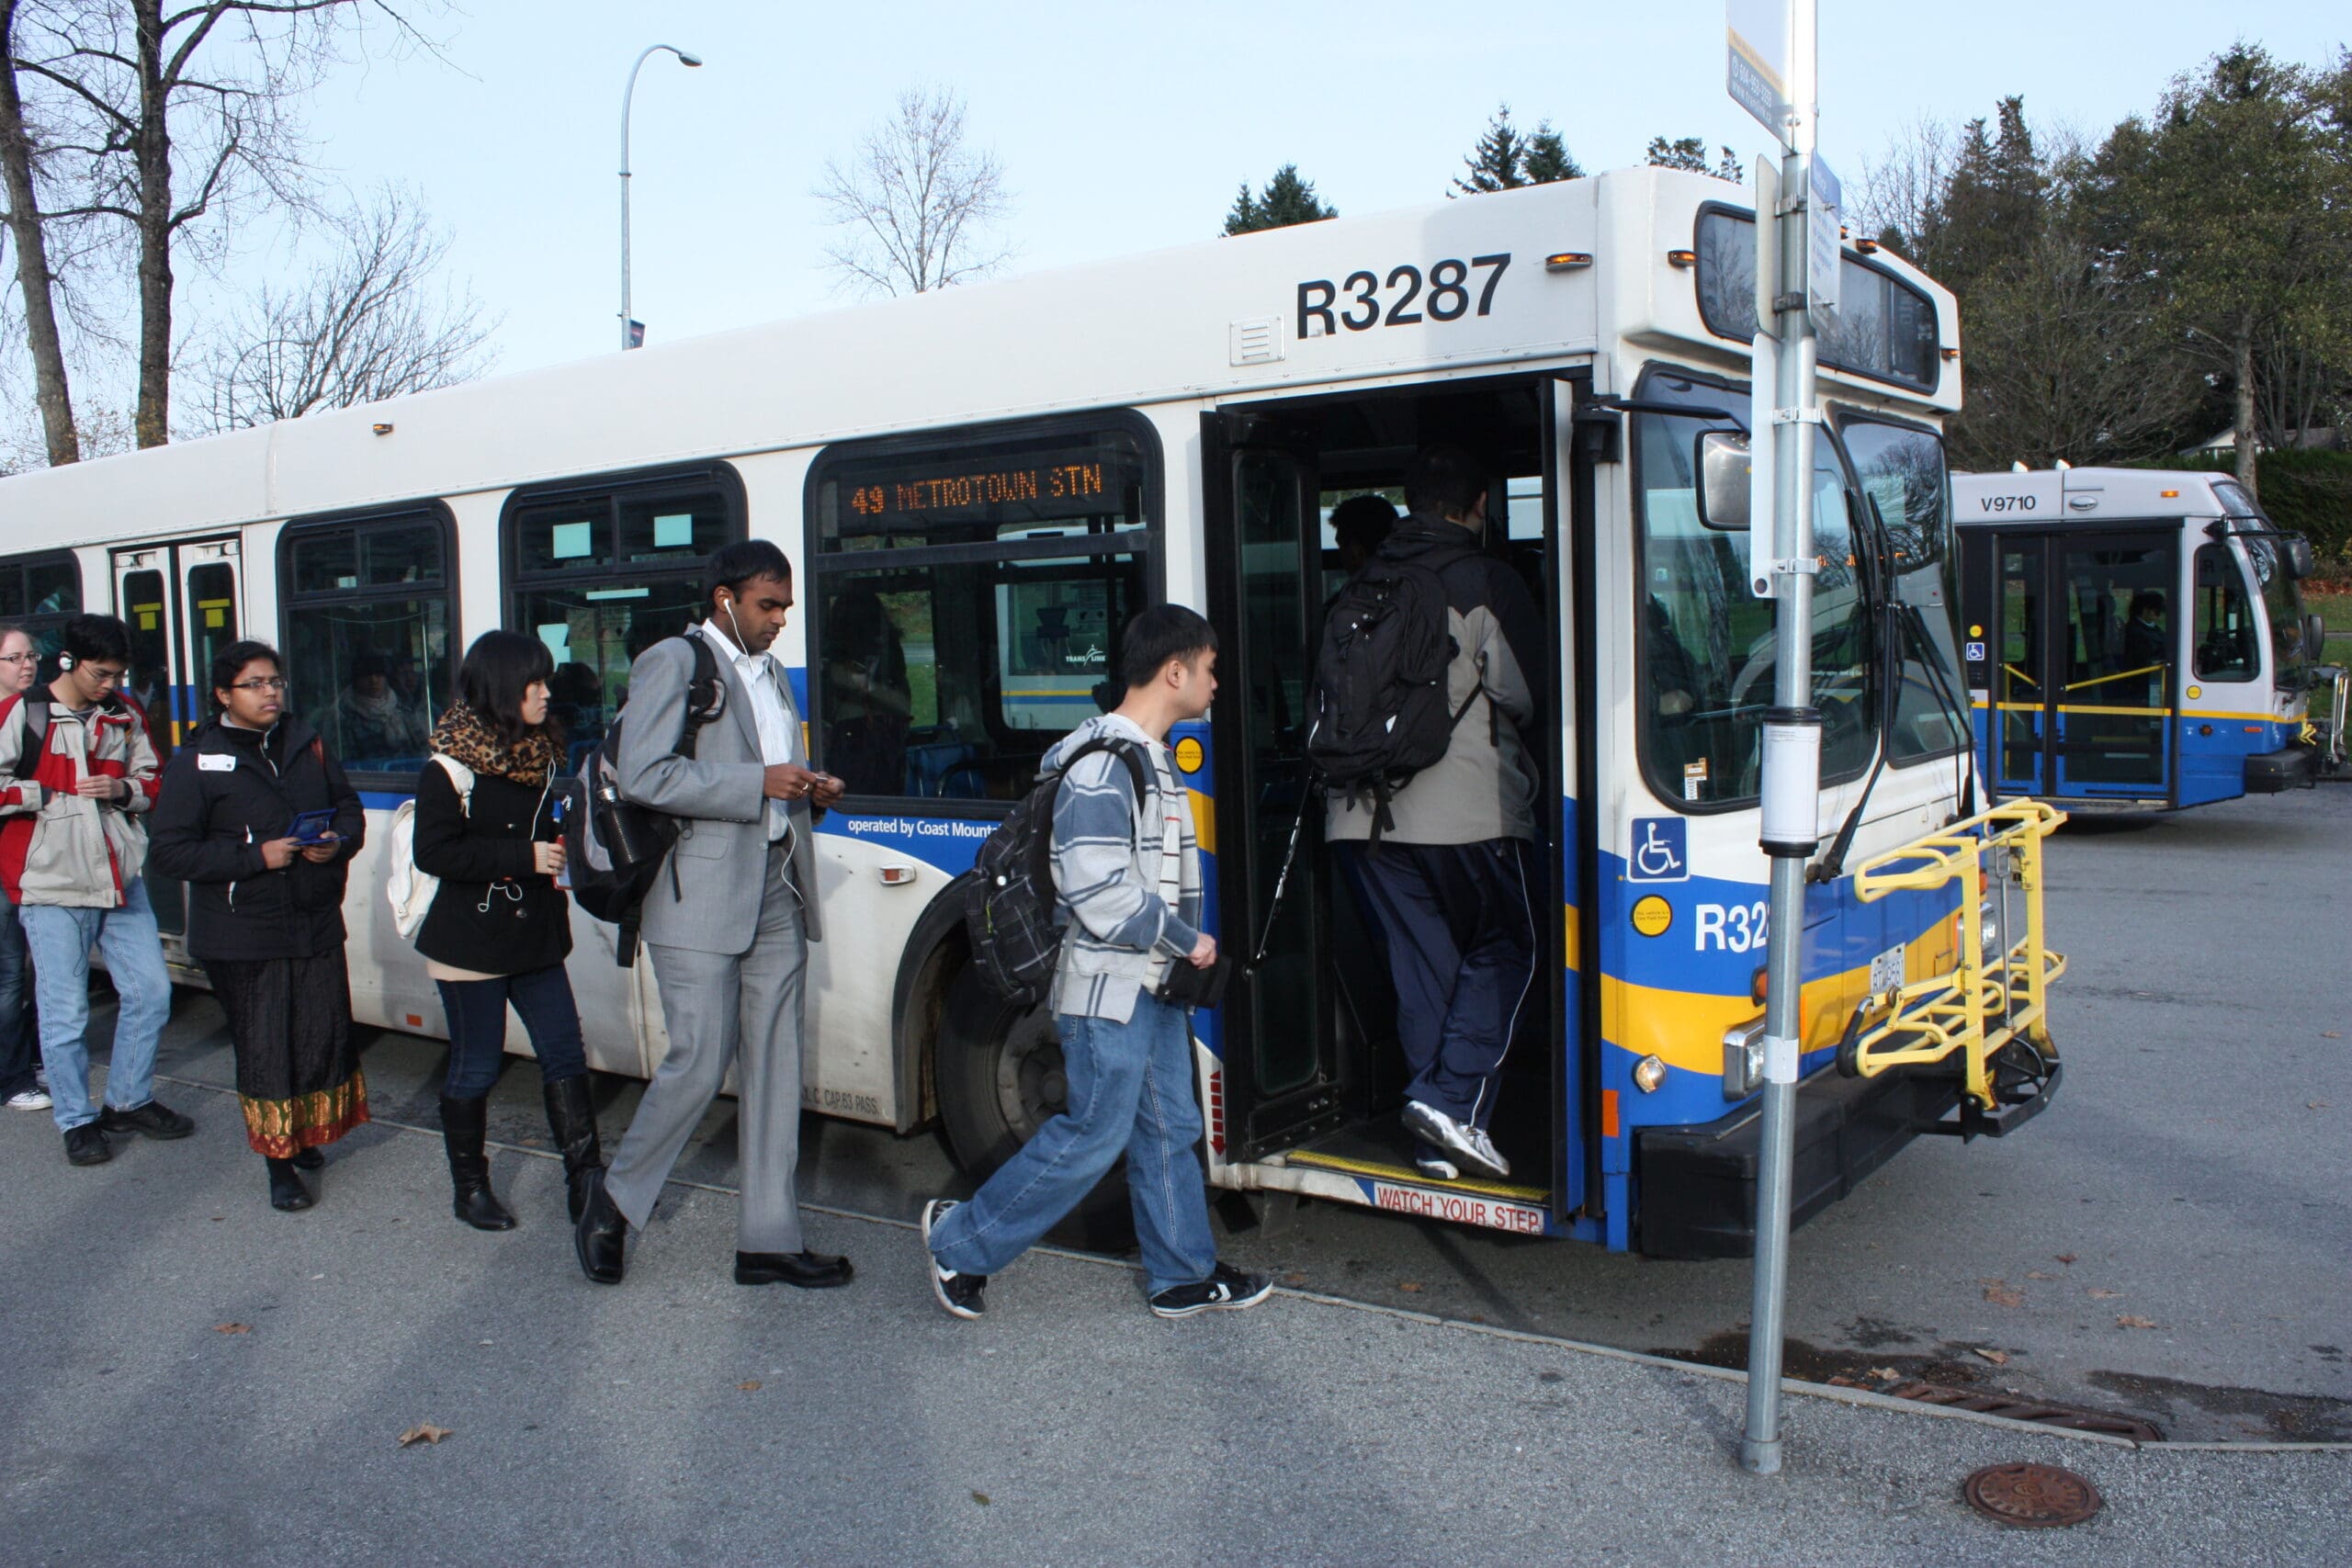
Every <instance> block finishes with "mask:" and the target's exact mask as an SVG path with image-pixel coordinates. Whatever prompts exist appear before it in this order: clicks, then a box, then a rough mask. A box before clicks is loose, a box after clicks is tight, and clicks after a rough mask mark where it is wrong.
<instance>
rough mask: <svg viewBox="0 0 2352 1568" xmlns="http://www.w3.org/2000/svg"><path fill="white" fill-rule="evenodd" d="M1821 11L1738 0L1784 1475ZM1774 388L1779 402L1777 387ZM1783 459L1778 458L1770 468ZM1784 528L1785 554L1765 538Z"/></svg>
mask: <svg viewBox="0 0 2352 1568" xmlns="http://www.w3.org/2000/svg"><path fill="white" fill-rule="evenodd" d="M1815 3H1816V0H1728V3H1727V6H1726V17H1725V19H1726V22H1727V24H1728V25H1727V32H1728V35H1729V42H1730V48H1729V63H1728V67H1727V73H1726V77H1725V80H1726V84H1727V85H1728V86H1729V89H1730V92H1731V96H1732V98H1733V99H1734V101H1736V103H1738V104H1739V106H1740V107H1743V108H1745V109H1747V112H1748V113H1750V114H1752V115H1754V116H1755V117H1756V118H1758V120H1760V121H1762V122H1763V125H1764V128H1765V129H1766V130H1770V132H1771V133H1772V135H1773V136H1774V138H1775V139H1776V140H1778V141H1779V142H1780V143H1781V149H1782V152H1783V156H1782V158H1781V170H1780V175H1779V177H1778V178H1777V179H1775V178H1773V177H1772V175H1771V171H1770V166H1769V164H1758V169H1757V181H1756V184H1757V202H1756V241H1757V256H1756V260H1757V266H1756V291H1757V313H1756V359H1755V367H1754V374H1755V387H1756V394H1755V397H1756V405H1755V417H1754V419H1753V421H1752V424H1753V429H1752V432H1751V434H1750V436H1749V446H1750V448H1751V449H1752V450H1753V451H1754V452H1755V454H1756V461H1755V472H1756V474H1757V476H1758V477H1757V481H1756V482H1757V486H1758V488H1757V490H1756V491H1753V492H1751V493H1752V494H1753V495H1754V497H1755V499H1756V500H1758V501H1759V502H1761V501H1765V500H1767V499H1769V501H1770V508H1769V510H1767V509H1764V508H1760V507H1758V508H1752V509H1751V512H1750V517H1749V529H1750V535H1749V573H1748V582H1749V587H1750V589H1751V591H1753V592H1757V593H1758V594H1759V595H1767V594H1769V596H1770V598H1771V599H1772V600H1773V601H1774V614H1773V617H1772V634H1773V635H1772V642H1773V705H1772V707H1771V708H1770V710H1769V711H1768V712H1767V713H1766V714H1765V716H1764V785H1763V797H1764V798H1763V811H1762V814H1761V815H1762V817H1763V824H1764V826H1763V832H1762V834H1761V840H1762V844H1763V849H1764V852H1765V854H1766V855H1767V856H1768V857H1770V861H1771V863H1772V889H1771V921H1770V931H1771V932H1772V942H1771V944H1770V947H1769V948H1768V949H1767V950H1766V962H1765V983H1766V990H1765V998H1764V1061H1763V1068H1764V1074H1763V1077H1764V1117H1763V1147H1762V1149H1761V1151H1760V1153H1759V1157H1758V1164H1757V1171H1756V1280H1755V1294H1754V1297H1753V1300H1752V1301H1751V1303H1750V1308H1749V1313H1748V1338H1747V1428H1746V1430H1745V1431H1744V1432H1743V1433H1742V1434H1741V1437H1740V1444H1739V1462H1740V1464H1741V1466H1742V1467H1743V1468H1745V1469H1747V1470H1750V1471H1753V1472H1756V1473H1757V1474H1758V1475H1772V1474H1776V1473H1778V1472H1779V1471H1780V1468H1781V1322H1782V1308H1783V1304H1784V1303H1785V1300H1786V1297H1787V1294H1788V1278H1789V1210H1790V1190H1791V1168H1792V1165H1793V1163H1794V1157H1795V1149H1796V1088H1797V1058H1798V1055H1799V1054H1800V1052H1801V1051H1802V1049H1803V1043H1802V1039H1801V1036H1802V1034H1803V1024H1802V1014H1801V1010H1800V1008H1799V1002H1800V999H1801V998H1802V995H1803V989H1804V964H1803V962H1802V958H1803V945H1804V943H1803V938H1802V934H1801V933H1802V932H1803V931H1804V872H1805V865H1806V863H1807V862H1808V861H1810V860H1811V858H1812V856H1813V852H1814V850H1815V847H1816V846H1817V845H1818V843H1819V842H1820V831H1819V828H1818V826H1817V822H1818V818H1819V813H1820V803H1821V714H1820V712H1819V711H1818V710H1817V709H1815V707H1814V705H1813V580H1814V575H1815V572H1816V571H1817V570H1818V569H1819V562H1818V560H1817V559H1816V558H1815V544H1814V531H1813V483H1812V479H1813V458H1814V454H1813V443H1814V435H1815V431H1816V430H1817V429H1818V428H1819V426H1820V423H1821V409H1820V404H1819V401H1818V400H1817V399H1816V398H1815V389H1814V367H1815V335H1814V334H1815V329H1816V327H1817V326H1819V325H1822V324H1825V323H1827V322H1830V321H1834V320H1835V318H1836V314H1837V308H1838V265H1839V256H1838V215H1837V210H1836V209H1837V204H1838V182H1837V179H1836V176H1834V175H1831V174H1830V173H1829V171H1828V170H1827V169H1826V168H1825V167H1823V166H1822V165H1821V163H1820V160H1819V159H1818V158H1817V157H1816V156H1815V152H1814V139H1815V115H1816V112H1817V108H1816V104H1815V34H1816V30H1817V28H1816V18H1815ZM1768 385H1769V386H1770V388H1771V394H1770V399H1769V400H1768V399H1767V397H1766V395H1765V390H1764V389H1765V388H1766V387H1767V386H1768ZM1767 453H1769V454H1770V455H1769V457H1768V456H1767ZM1768 529H1769V531H1770V532H1769V537H1770V549H1769V551H1767V550H1765V549H1763V548H1762V547H1761V545H1762V541H1761V540H1759V539H1758V537H1757V535H1758V534H1759V533H1763V532H1765V531H1766V530H1768Z"/></svg>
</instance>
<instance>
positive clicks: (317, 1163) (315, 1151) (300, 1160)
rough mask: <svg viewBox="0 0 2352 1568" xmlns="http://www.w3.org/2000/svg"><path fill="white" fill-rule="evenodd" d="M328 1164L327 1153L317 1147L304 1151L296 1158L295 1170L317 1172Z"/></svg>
mask: <svg viewBox="0 0 2352 1568" xmlns="http://www.w3.org/2000/svg"><path fill="white" fill-rule="evenodd" d="M326 1163H327V1156H326V1154H325V1152H324V1151H323V1150H321V1149H319V1148H316V1147H311V1148H307V1149H304V1150H303V1151H302V1152H301V1153H300V1154H298V1155H296V1156H294V1168H295V1169H297V1170H316V1169H318V1168H320V1167H321V1166H322V1165H324V1164H326Z"/></svg>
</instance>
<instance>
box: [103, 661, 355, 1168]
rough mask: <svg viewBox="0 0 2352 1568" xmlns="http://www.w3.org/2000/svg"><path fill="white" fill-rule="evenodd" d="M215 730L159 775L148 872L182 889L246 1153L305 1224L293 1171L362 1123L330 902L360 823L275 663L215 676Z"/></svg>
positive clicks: (316, 1162) (339, 916)
mask: <svg viewBox="0 0 2352 1568" xmlns="http://www.w3.org/2000/svg"><path fill="white" fill-rule="evenodd" d="M211 677H212V679H211V687H212V703H213V710H214V712H213V717H212V720H211V722H209V724H207V725H206V726H205V727H204V728H202V729H200V730H198V731H197V733H196V735H195V736H194V738H192V739H189V740H187V741H186V742H184V743H182V745H181V746H180V747H179V749H178V750H176V751H175V752H174V753H173V754H172V760H171V761H170V763H169V764H168V765H166V766H165V768H164V787H163V791H162V793H161V795H158V797H157V799H156V802H155V813H154V821H153V833H152V835H151V837H150V840H149V850H148V853H149V857H150V859H151V860H152V861H153V863H154V867H155V870H156V871H157V872H158V873H159V874H162V875H164V876H171V877H176V878H178V879H179V880H180V881H182V882H185V883H187V886H188V890H189V897H188V911H187V949H188V954H189V956H191V957H193V958H194V959H196V960H197V961H198V963H200V964H203V965H204V973H205V976H206V977H207V978H209V980H210V981H211V982H212V990H213V994H214V995H215V996H217V997H219V998H220V1008H221V1010H222V1011H223V1012H226V1013H227V1014H228V1015H229V1038H230V1042H231V1043H232V1045H233V1046H234V1047H235V1050H236V1054H237V1099H238V1101H239V1103H240V1104H241V1105H242V1107H243V1111H244V1113H245V1140H246V1142H248V1143H250V1144H251V1145H253V1148H254V1153H256V1154H258V1155H260V1156H262V1158H263V1159H264V1160H266V1162H267V1163H268V1166H269V1201H270V1206H271V1207H272V1208H276V1209H283V1210H287V1211H289V1212H290V1211H294V1210H300V1209H307V1208H309V1207H310V1206H311V1202H312V1201H313V1199H312V1197H311V1190H310V1189H309V1188H308V1187H307V1186H305V1185H304V1184H303V1181H302V1178H301V1176H300V1172H301V1171H303V1170H316V1169H317V1168H319V1167H320V1166H322V1165H323V1164H324V1163H325V1156H323V1155H322V1153H321V1152H320V1151H321V1150H322V1148H324V1146H325V1145H328V1144H331V1143H333V1142H334V1141H335V1140H336V1139H337V1138H340V1137H342V1136H343V1135H344V1134H345V1133H348V1132H349V1131H351V1129H352V1128H354V1127H356V1126H357V1125H359V1123H361V1122H365V1121H367V1120H368V1086H367V1083H366V1080H365V1079H364V1078H363V1077H361V1075H360V1071H359V1052H358V1048H357V1047H356V1045H354V1044H353V1043H352V1039H351V985H350V980H349V978H348V976H347V975H346V973H345V966H344V953H343V946H344V935H345V933H344V925H343V894H344V882H345V874H346V872H347V869H348V867H349V865H350V862H351V857H352V856H353V855H355V854H356V853H357V852H359V845H360V840H361V839H362V838H363V836H364V835H365V833H366V831H367V817H366V814H365V813H364V812H363V811H362V810H361V809H360V805H359V795H358V793H357V792H356V791H355V790H354V789H353V788H352V787H351V784H350V783H349V782H348V781H347V780H345V777H344V776H343V769H342V767H341V766H340V765H339V764H338V763H337V762H336V761H335V759H334V757H332V756H330V755H329V754H328V753H327V749H326V745H325V742H323V741H322V740H321V739H320V738H319V736H318V733H317V731H315V730H313V729H312V728H311V727H310V726H309V725H308V724H305V723H304V722H303V721H302V720H301V719H300V718H297V717H295V716H291V715H289V714H288V713H287V711H286V678H285V674H284V666H283V665H282V663H281V662H280V661H279V660H278V657H277V649H274V648H271V647H269V646H268V645H267V644H266V643H259V642H235V643H231V644H230V645H229V646H228V647H227V648H226V649H222V650H221V652H220V655H219V657H217V658H215V659H214V660H213V661H212V671H211Z"/></svg>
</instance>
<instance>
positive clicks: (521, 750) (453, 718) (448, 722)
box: [431, 703, 555, 784]
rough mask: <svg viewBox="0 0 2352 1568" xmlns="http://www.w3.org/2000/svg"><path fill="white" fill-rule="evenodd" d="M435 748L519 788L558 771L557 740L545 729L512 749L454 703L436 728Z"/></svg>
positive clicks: (476, 716) (479, 718) (477, 716)
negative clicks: (556, 768) (556, 757)
mask: <svg viewBox="0 0 2352 1568" xmlns="http://www.w3.org/2000/svg"><path fill="white" fill-rule="evenodd" d="M431 744H432V748H433V750H435V751H440V752H446V753H447V755H449V756H450V757H453V758H455V759H456V760H457V761H460V762H463V763H464V764H465V765H466V766H467V767H469V768H471V769H472V770H473V771H474V772H475V773H491V774H494V775H496V776H497V777H499V778H503V779H513V780H514V781H515V783H516V784H545V783H547V781H548V775H549V774H550V773H552V772H553V771H554V769H555V740H554V739H553V738H552V737H551V736H549V735H548V732H547V730H546V728H544V727H542V728H538V729H534V730H532V731H531V732H530V733H528V734H527V735H526V736H524V737H523V739H520V740H518V741H516V742H515V744H514V745H512V746H509V745H507V744H506V743H505V742H503V741H502V740H501V739H499V738H498V731H497V730H495V729H493V728H491V726H490V723H489V721H488V720H486V719H484V718H483V717H482V716H481V715H480V714H478V713H476V712H474V710H473V709H471V708H469V707H468V706H467V705H465V704H463V703H451V704H450V705H449V706H448V708H447V711H446V712H444V713H443V714H442V715H441V722H440V723H438V724H436V725H435V726H434V727H433V739H432V742H431Z"/></svg>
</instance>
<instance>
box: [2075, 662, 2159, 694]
mask: <svg viewBox="0 0 2352 1568" xmlns="http://www.w3.org/2000/svg"><path fill="white" fill-rule="evenodd" d="M2164 668H2165V667H2164V666H2163V665H2161V664H2150V665H2147V666H2145V667H2144V668H2142V669H2139V670H2125V671H2121V672H2120V673H2118V674H2114V675H2100V676H2098V677H2097V678H2095V679H2093V680H2089V681H2077V682H2075V683H2074V684H2073V685H2071V686H2061V687H2060V688H2058V689H2059V690H2060V691H2062V692H2079V691H2083V690H2085V689H2086V688H2088V687H2091V686H2104V685H2106V684H2107V683H2108V682H2109V681H2129V680H2130V679H2131V677H2132V676H2134V675H2156V674H2161V673H2162V672H2163V671H2164Z"/></svg>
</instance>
